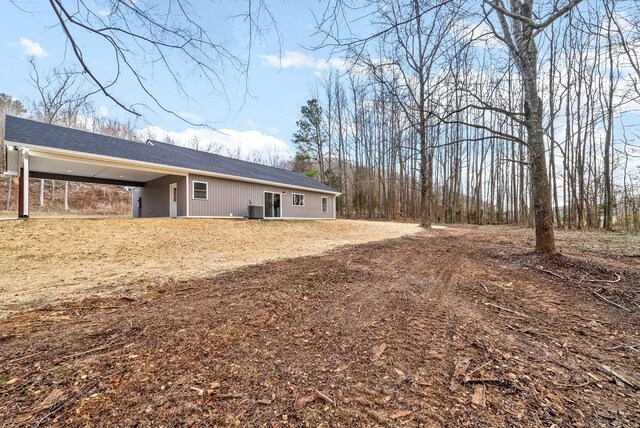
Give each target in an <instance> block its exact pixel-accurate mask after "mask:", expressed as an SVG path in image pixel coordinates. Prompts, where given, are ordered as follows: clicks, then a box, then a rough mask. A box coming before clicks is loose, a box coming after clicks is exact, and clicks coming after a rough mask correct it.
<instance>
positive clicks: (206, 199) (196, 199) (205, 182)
mask: <svg viewBox="0 0 640 428" xmlns="http://www.w3.org/2000/svg"><path fill="white" fill-rule="evenodd" d="M196 183H200V184H204V185H206V193H207V197H206V198H204V199H203V198H196ZM191 199H193V200H194V201H208V200H209V182H207V181H198V180H191Z"/></svg>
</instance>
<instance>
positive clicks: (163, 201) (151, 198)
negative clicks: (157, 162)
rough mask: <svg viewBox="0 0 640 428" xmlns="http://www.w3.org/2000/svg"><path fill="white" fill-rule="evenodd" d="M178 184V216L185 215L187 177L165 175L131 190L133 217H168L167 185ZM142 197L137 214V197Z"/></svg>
mask: <svg viewBox="0 0 640 428" xmlns="http://www.w3.org/2000/svg"><path fill="white" fill-rule="evenodd" d="M172 183H177V184H178V216H179V217H182V216H186V215H187V189H186V185H187V177H184V176H180V175H165V176H164V177H160V178H156V179H155V180H151V181H148V182H147V183H145V185H144V187H137V188H135V189H134V191H133V197H132V205H133V206H132V208H133V210H132V216H133V217H145V218H146V217H169V185H170V184H172ZM140 197H142V215H138V212H137V211H138V198H140Z"/></svg>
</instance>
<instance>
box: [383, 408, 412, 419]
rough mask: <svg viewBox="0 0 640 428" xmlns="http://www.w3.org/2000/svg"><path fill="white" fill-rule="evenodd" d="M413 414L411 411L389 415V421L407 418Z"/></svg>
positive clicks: (401, 411)
mask: <svg viewBox="0 0 640 428" xmlns="http://www.w3.org/2000/svg"><path fill="white" fill-rule="evenodd" d="M412 413H413V412H412V411H411V410H398V411H395V412H393V413H392V414H390V415H389V419H399V418H403V417H405V416H409V415H410V414H412Z"/></svg>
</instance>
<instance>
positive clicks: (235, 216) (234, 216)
mask: <svg viewBox="0 0 640 428" xmlns="http://www.w3.org/2000/svg"><path fill="white" fill-rule="evenodd" d="M188 218H217V219H224V218H230V219H232V220H243V219H244V218H245V217H240V216H237V215H227V216H224V215H190V216H189V217H188Z"/></svg>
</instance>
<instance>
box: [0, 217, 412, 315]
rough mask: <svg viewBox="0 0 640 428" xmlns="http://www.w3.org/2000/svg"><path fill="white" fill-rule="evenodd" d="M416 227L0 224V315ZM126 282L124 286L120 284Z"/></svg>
mask: <svg viewBox="0 0 640 428" xmlns="http://www.w3.org/2000/svg"><path fill="white" fill-rule="evenodd" d="M418 230H419V228H418V226H416V225H415V224H407V223H389V222H385V223H382V222H366V221H355V220H336V221H238V220H222V219H31V220H26V221H18V220H16V221H2V222H0V242H1V243H2V245H0V260H2V263H0V317H2V316H3V315H5V316H6V315H7V314H8V313H10V312H11V311H15V310H20V309H24V308H26V307H33V306H36V305H42V304H44V303H49V302H52V301H54V300H60V299H63V300H64V299H70V298H82V297H86V296H87V295H88V294H92V295H94V294H96V293H97V294H101V295H107V294H112V293H114V292H116V293H118V292H124V293H131V292H132V291H135V290H136V288H139V287H140V286H141V285H142V288H143V289H144V287H147V286H153V285H156V284H157V283H158V282H171V281H175V280H183V279H187V278H206V277H210V276H212V275H214V274H217V273H220V272H223V271H227V270H229V269H233V268H237V267H239V266H245V265H250V264H255V263H261V262H264V261H267V260H274V259H279V258H283V257H297V256H306V255H314V254H320V253H322V252H324V251H327V250H330V249H333V248H335V247H337V246H339V245H344V244H356V243H364V242H370V241H376V240H381V239H388V238H396V237H398V236H402V235H406V234H411V233H416V232H418ZM127 286H129V287H127Z"/></svg>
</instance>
